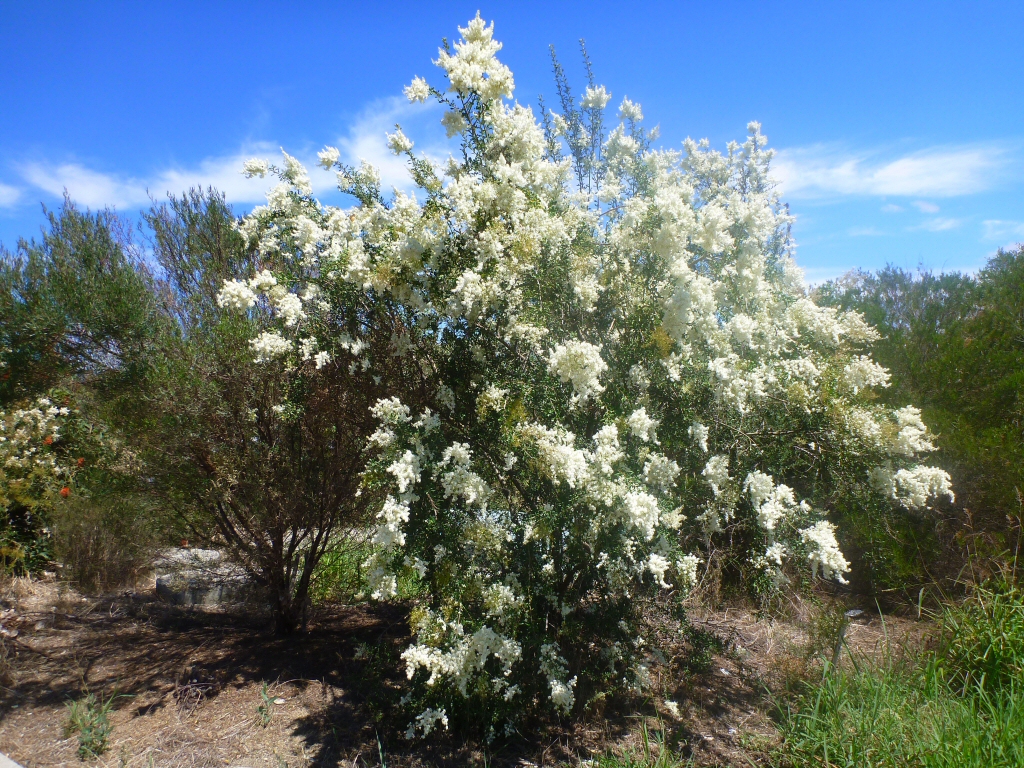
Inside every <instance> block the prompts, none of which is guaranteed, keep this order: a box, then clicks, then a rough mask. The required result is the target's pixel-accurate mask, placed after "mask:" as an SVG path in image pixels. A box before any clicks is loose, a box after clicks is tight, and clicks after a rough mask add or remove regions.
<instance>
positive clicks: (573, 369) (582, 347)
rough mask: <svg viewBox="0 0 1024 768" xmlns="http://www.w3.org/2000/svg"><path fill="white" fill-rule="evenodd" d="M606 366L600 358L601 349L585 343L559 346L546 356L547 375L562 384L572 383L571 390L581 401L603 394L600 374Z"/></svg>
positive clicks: (576, 342) (571, 342) (575, 342)
mask: <svg viewBox="0 0 1024 768" xmlns="http://www.w3.org/2000/svg"><path fill="white" fill-rule="evenodd" d="M606 370H608V364H607V363H605V361H604V360H603V359H602V358H601V347H599V346H597V345H596V344H591V343H589V342H586V341H569V342H566V343H565V344H559V345H558V346H556V347H555V348H554V349H552V350H551V352H550V354H549V355H548V373H551V374H553V375H555V376H557V377H558V378H559V379H560V380H561V381H562V382H572V388H573V390H575V392H576V395H577V396H578V397H579V398H580V399H581V400H588V399H589V398H591V397H592V396H593V395H599V394H600V393H602V392H604V387H602V386H601V382H600V378H601V374H602V373H604V372H605V371H606Z"/></svg>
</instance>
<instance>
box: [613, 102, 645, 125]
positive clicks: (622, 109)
mask: <svg viewBox="0 0 1024 768" xmlns="http://www.w3.org/2000/svg"><path fill="white" fill-rule="evenodd" d="M619 118H620V119H621V120H635V121H637V122H639V121H640V120H643V119H644V113H643V111H642V110H641V109H640V105H639V104H634V103H633V102H632V101H630V100H629V99H623V100H622V104H620V105H619Z"/></svg>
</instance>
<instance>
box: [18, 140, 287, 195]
mask: <svg viewBox="0 0 1024 768" xmlns="http://www.w3.org/2000/svg"><path fill="white" fill-rule="evenodd" d="M269 149H270V147H269V146H268V145H264V144H260V145H255V146H252V147H249V148H247V149H246V150H245V151H243V152H238V153H234V154H231V155H227V156H223V157H214V158H207V159H205V160H203V161H201V162H200V163H199V164H198V165H197V166H194V167H192V168H181V167H175V168H168V169H166V170H163V171H159V172H157V173H155V174H153V175H152V176H151V177H149V178H137V177H133V176H124V175H120V174H114V173H102V172H100V171H95V170H93V169H91V168H87V167H86V166H84V165H82V164H81V163H64V164H62V165H50V164H46V163H26V164H24V165H21V166H19V168H18V170H19V171H20V172H21V176H22V178H23V179H24V180H25V181H26V182H28V183H29V184H31V185H32V186H33V187H36V188H37V189H40V190H42V191H43V192H47V193H49V194H51V195H53V196H54V197H61V196H62V195H63V194H64V190H65V189H66V190H67V192H68V195H70V196H71V199H72V200H74V201H75V202H77V203H79V204H81V205H85V206H88V207H90V208H103V207H106V206H111V207H114V208H137V207H140V206H144V205H146V204H148V203H149V201H150V196H151V195H152V197H154V198H156V199H158V200H159V199H161V198H163V197H164V196H165V195H167V194H168V193H170V194H175V195H180V194H181V193H183V192H185V191H187V190H188V189H190V188H192V187H202V188H206V187H210V186H212V187H215V188H216V189H218V190H220V191H221V192H223V193H224V194H225V195H226V196H227V199H228V201H229V202H233V203H253V202H257V201H260V200H263V199H264V197H265V193H266V189H267V186H268V184H267V181H266V180H265V179H246V178H245V177H244V176H242V174H241V169H242V163H243V162H244V161H245V160H246V159H247V158H249V157H252V155H253V154H256V153H260V152H261V151H262V152H263V153H264V154H265V153H266V152H267V151H268V150H269Z"/></svg>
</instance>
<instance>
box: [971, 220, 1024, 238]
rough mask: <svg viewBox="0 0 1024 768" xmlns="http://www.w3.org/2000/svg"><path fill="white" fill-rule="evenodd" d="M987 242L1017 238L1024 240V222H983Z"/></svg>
mask: <svg viewBox="0 0 1024 768" xmlns="http://www.w3.org/2000/svg"><path fill="white" fill-rule="evenodd" d="M981 225H982V227H984V236H985V239H986V240H1006V239H1007V238H1010V239H1013V238H1015V237H1019V238H1024V221H1004V220H1000V219H987V220H985V221H983V222H981Z"/></svg>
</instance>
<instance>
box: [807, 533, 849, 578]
mask: <svg viewBox="0 0 1024 768" xmlns="http://www.w3.org/2000/svg"><path fill="white" fill-rule="evenodd" d="M800 538H801V539H802V540H803V542H804V544H806V545H807V548H808V553H807V561H808V562H809V563H810V566H811V573H812V575H815V576H816V575H817V574H818V569H819V568H820V569H821V576H822V578H824V579H832V578H834V579H835V580H836V581H838V582H839V583H840V584H845V583H846V579H844V578H843V574H844V573H847V572H848V571H849V570H850V564H849V563H848V562H846V558H845V557H843V553H842V552H840V551H839V542H837V541H836V527H835V526H834V525H832V523H830V522H828V521H827V520H819V521H818V522H817V523H815V524H814V525H812V526H811V527H810V528H804V529H803V530H801V531H800Z"/></svg>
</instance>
